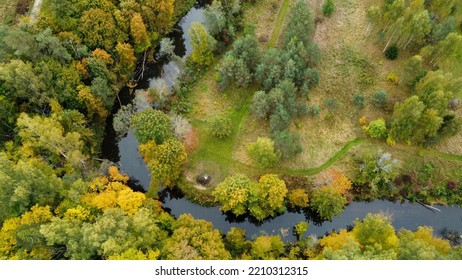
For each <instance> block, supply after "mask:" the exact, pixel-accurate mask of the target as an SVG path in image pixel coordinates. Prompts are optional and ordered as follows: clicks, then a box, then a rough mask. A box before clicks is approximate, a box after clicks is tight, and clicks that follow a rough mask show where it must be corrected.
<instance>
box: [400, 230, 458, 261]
mask: <svg viewBox="0 0 462 280" xmlns="http://www.w3.org/2000/svg"><path fill="white" fill-rule="evenodd" d="M398 237H399V250H398V259H400V260H441V259H444V258H445V256H446V255H447V254H448V253H449V251H450V248H451V245H449V241H448V240H443V239H440V238H437V237H433V229H432V228H430V227H419V228H418V230H417V231H416V232H412V231H409V230H401V231H400V232H399V233H398Z"/></svg>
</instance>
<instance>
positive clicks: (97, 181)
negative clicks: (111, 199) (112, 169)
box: [88, 176, 109, 192]
mask: <svg viewBox="0 0 462 280" xmlns="http://www.w3.org/2000/svg"><path fill="white" fill-rule="evenodd" d="M107 184H109V179H108V178H107V177H106V176H101V177H96V178H94V179H93V180H91V182H90V183H88V188H89V189H90V191H93V192H96V191H100V190H104V189H105V188H106V186H107Z"/></svg>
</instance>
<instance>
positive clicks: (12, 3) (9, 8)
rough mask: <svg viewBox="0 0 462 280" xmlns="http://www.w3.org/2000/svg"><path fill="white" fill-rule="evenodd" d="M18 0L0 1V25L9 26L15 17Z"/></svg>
mask: <svg viewBox="0 0 462 280" xmlns="http://www.w3.org/2000/svg"><path fill="white" fill-rule="evenodd" d="M17 3H18V0H0V23H3V24H10V23H11V22H12V21H13V20H14V19H15V17H16V4H17Z"/></svg>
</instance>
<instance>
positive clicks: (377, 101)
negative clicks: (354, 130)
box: [371, 91, 388, 108]
mask: <svg viewBox="0 0 462 280" xmlns="http://www.w3.org/2000/svg"><path fill="white" fill-rule="evenodd" d="M387 101H388V95H387V93H386V92H385V91H378V92H376V93H374V94H373V95H372V99H371V102H372V104H374V106H375V107H377V108H384V107H385V106H386V105H387Z"/></svg>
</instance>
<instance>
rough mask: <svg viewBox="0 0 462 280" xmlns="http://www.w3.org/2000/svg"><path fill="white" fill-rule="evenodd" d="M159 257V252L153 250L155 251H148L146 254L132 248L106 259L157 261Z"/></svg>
mask: <svg viewBox="0 0 462 280" xmlns="http://www.w3.org/2000/svg"><path fill="white" fill-rule="evenodd" d="M159 256H160V251H159V250H157V249H155V250H151V249H150V250H148V252H147V253H143V251H141V250H137V249H134V248H130V249H128V250H127V251H125V252H123V253H120V254H114V255H111V256H109V257H108V259H109V260H142V261H146V260H157V259H159Z"/></svg>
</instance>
